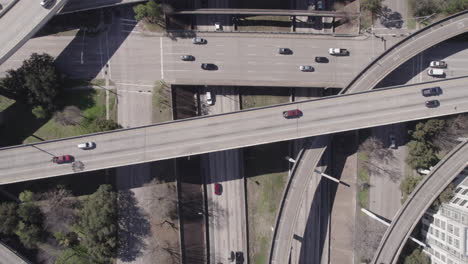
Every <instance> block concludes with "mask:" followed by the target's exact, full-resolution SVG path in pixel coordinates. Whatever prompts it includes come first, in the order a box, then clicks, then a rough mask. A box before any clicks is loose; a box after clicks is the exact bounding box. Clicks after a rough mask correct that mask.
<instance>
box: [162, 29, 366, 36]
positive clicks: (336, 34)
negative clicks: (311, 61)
mask: <svg viewBox="0 0 468 264" xmlns="http://www.w3.org/2000/svg"><path fill="white" fill-rule="evenodd" d="M171 33H176V34H177V33H185V34H187V33H188V34H190V33H192V34H197V33H213V34H223V33H225V34H235V33H238V34H243V35H245V34H272V35H303V36H307V35H311V36H332V37H361V36H363V35H361V34H344V33H343V34H342V33H335V32H330V33H315V32H277V31H216V30H213V31H209V30H166V33H165V36H168V35H169V34H171Z"/></svg>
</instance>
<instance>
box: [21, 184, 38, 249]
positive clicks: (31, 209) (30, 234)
mask: <svg viewBox="0 0 468 264" xmlns="http://www.w3.org/2000/svg"><path fill="white" fill-rule="evenodd" d="M23 193H27V194H28V195H26V196H28V197H30V196H29V195H30V194H32V192H30V191H25V192H23ZM17 214H18V218H19V223H18V226H17V228H16V230H15V234H16V235H17V236H18V237H19V239H20V241H21V243H22V244H23V245H24V246H25V247H27V248H34V247H35V246H36V244H37V243H38V242H40V241H41V240H42V238H43V237H42V234H43V230H42V222H43V215H42V212H41V209H40V208H39V207H38V206H37V205H35V204H33V203H32V202H23V203H21V204H20V205H19V207H18V210H17Z"/></svg>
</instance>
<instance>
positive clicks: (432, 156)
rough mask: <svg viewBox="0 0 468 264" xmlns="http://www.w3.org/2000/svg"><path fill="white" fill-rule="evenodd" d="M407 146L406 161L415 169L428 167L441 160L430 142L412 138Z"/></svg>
mask: <svg viewBox="0 0 468 264" xmlns="http://www.w3.org/2000/svg"><path fill="white" fill-rule="evenodd" d="M407 146H408V157H406V163H407V164H408V165H409V166H411V168H413V169H418V168H426V169H427V168H429V167H431V166H433V165H435V164H436V163H437V162H438V161H439V158H438V157H437V155H436V150H435V149H434V147H433V146H432V144H430V143H428V142H421V141H416V140H411V141H410V142H409V143H408V145H407Z"/></svg>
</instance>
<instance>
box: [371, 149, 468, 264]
mask: <svg viewBox="0 0 468 264" xmlns="http://www.w3.org/2000/svg"><path fill="white" fill-rule="evenodd" d="M467 152H468V143H467V141H464V142H462V143H461V144H459V145H458V146H457V147H455V149H453V150H452V151H451V152H450V153H449V154H447V155H446V156H445V157H444V159H443V160H441V161H440V162H439V163H438V164H437V166H436V167H435V168H434V169H432V171H431V173H430V174H429V175H427V176H426V177H425V178H424V179H423V180H422V181H421V182H420V183H419V185H418V186H417V187H416V188H415V190H414V191H413V192H412V193H411V195H410V196H409V197H408V200H407V201H406V202H405V203H404V204H403V206H402V207H401V208H400V210H399V211H398V212H397V214H396V215H395V217H394V218H393V220H392V224H391V225H390V226H389V227H388V228H387V231H386V232H385V234H384V236H383V238H382V240H381V241H380V245H379V248H378V249H377V251H376V253H375V255H374V259H373V261H372V263H375V264H379V263H386V264H392V263H396V262H397V260H398V255H399V254H400V252H401V250H402V249H403V247H404V245H405V242H406V240H407V239H408V237H409V235H410V233H411V231H412V230H413V229H414V227H415V226H416V225H417V224H418V222H419V219H420V218H421V217H422V216H423V214H424V212H426V210H427V209H428V208H429V206H431V204H432V202H433V201H434V200H435V199H436V198H437V196H438V195H439V194H440V193H441V192H442V191H443V190H444V188H445V187H446V186H447V185H449V184H450V183H451V182H452V181H453V180H454V179H455V177H457V176H458V175H459V174H460V173H461V172H462V171H464V169H465V167H466V166H467V165H468V156H467V155H466V153H467ZM464 174H465V175H466V174H467V172H464Z"/></svg>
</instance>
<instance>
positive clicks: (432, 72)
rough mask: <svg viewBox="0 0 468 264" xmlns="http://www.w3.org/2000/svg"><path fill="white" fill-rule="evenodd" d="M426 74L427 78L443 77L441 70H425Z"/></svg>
mask: <svg viewBox="0 0 468 264" xmlns="http://www.w3.org/2000/svg"><path fill="white" fill-rule="evenodd" d="M427 74H428V75H429V76H439V77H441V76H444V75H445V73H444V70H443V69H429V70H427Z"/></svg>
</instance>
